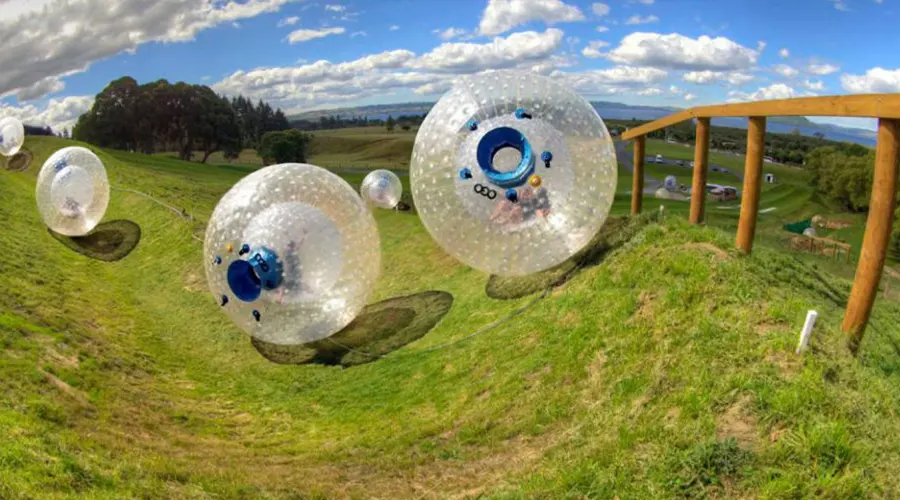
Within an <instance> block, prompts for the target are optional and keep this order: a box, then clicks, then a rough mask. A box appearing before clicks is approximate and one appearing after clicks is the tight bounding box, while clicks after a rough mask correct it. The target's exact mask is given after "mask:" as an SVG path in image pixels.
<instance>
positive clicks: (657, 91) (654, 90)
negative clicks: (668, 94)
mask: <svg viewBox="0 0 900 500" xmlns="http://www.w3.org/2000/svg"><path fill="white" fill-rule="evenodd" d="M662 93H663V89H661V88H659V87H649V88H646V89H644V90H639V91H638V92H637V94H638V95H642V96H654V95H662Z"/></svg>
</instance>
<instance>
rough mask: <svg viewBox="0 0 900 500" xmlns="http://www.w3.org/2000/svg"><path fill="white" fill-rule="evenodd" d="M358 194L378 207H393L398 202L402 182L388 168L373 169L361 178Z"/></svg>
mask: <svg viewBox="0 0 900 500" xmlns="http://www.w3.org/2000/svg"><path fill="white" fill-rule="evenodd" d="M359 194H360V195H361V196H362V197H363V200H365V201H366V203H370V204H372V205H375V206H376V207H378V208H394V207H396V206H397V203H399V202H400V196H401V195H402V194H403V184H402V183H401V182H400V178H399V177H397V175H396V174H394V173H393V172H391V171H390V170H373V171H371V172H369V174H368V175H366V177H365V178H364V179H363V181H362V185H361V186H360V188H359Z"/></svg>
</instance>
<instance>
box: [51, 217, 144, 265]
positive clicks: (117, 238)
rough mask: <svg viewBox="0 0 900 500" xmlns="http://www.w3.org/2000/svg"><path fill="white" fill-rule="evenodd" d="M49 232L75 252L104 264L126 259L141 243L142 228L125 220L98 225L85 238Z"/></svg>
mask: <svg viewBox="0 0 900 500" xmlns="http://www.w3.org/2000/svg"><path fill="white" fill-rule="evenodd" d="M47 232H49V233H50V235H51V236H53V237H54V238H55V239H56V240H57V241H59V242H60V243H62V244H63V245H65V246H66V247H68V248H69V249H70V250H72V251H73V252H77V253H80V254H81V255H84V256H85V257H88V258H91V259H94V260H99V261H103V262H115V261H117V260H122V259H124V258H125V257H127V256H128V254H130V253H131V252H132V250H134V249H135V248H137V246H138V243H140V241H141V226H139V225H137V224H136V223H134V222H132V221H130V220H124V219H122V220H114V221H109V222H103V223H101V224H98V225H97V227H95V228H94V229H93V230H92V231H91V232H89V233H88V234H86V235H84V236H72V237H70V236H63V235H61V234H59V233H56V232H54V231H53V230H52V229H49V228H48V229H47Z"/></svg>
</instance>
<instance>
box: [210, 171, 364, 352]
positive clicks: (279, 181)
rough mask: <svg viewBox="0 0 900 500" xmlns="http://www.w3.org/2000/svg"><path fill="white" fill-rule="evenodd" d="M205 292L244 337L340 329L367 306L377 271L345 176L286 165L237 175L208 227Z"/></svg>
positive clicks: (297, 339)
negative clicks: (206, 284)
mask: <svg viewBox="0 0 900 500" xmlns="http://www.w3.org/2000/svg"><path fill="white" fill-rule="evenodd" d="M203 248H204V256H205V258H206V265H205V268H206V278H207V282H208V283H209V289H210V292H212V294H213V297H214V298H215V300H216V302H217V303H218V304H219V305H220V306H221V308H222V309H223V310H224V311H225V313H226V314H228V316H230V317H231V319H232V320H234V322H235V323H236V324H237V325H238V326H240V327H241V328H242V329H244V330H245V331H246V332H247V333H249V334H250V335H251V336H253V337H255V338H257V339H259V340H262V341H264V342H269V343H272V344H280V345H297V344H304V343H307V342H313V341H316V340H320V339H323V338H326V337H328V336H330V335H332V334H334V333H337V332H338V331H340V330H341V329H342V328H344V327H345V326H347V325H348V324H349V323H350V322H351V321H353V319H354V318H355V317H356V315H357V314H359V312H360V311H361V310H362V308H363V307H365V305H366V303H367V302H368V300H369V297H370V296H371V293H372V289H373V287H374V286H375V281H376V280H377V279H378V274H379V271H380V269H381V246H380V240H379V236H378V229H377V227H376V225H375V220H374V218H373V217H372V213H371V212H370V211H369V209H368V208H367V207H366V205H365V204H364V203H363V200H362V199H361V198H360V197H359V195H357V194H356V191H354V190H353V188H352V187H351V186H350V185H349V184H347V182H346V181H344V180H343V179H341V178H340V177H338V176H337V175H335V174H333V173H331V172H329V171H328V170H325V169H323V168H320V167H317V166H314V165H307V164H299V163H285V164H280V165H273V166H270V167H266V168H263V169H261V170H258V171H256V172H254V173H252V174H250V175H248V176H247V177H244V178H243V179H241V181H240V182H238V183H237V184H235V185H234V187H232V188H231V189H230V190H229V191H228V192H227V193H226V194H225V196H223V197H222V199H221V200H220V201H219V204H218V205H217V206H216V208H215V211H213V214H212V217H211V218H210V221H209V224H208V225H207V229H206V240H205V242H204V247H203Z"/></svg>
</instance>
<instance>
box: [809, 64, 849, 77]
mask: <svg viewBox="0 0 900 500" xmlns="http://www.w3.org/2000/svg"><path fill="white" fill-rule="evenodd" d="M840 69H841V68H839V67H837V66H835V65H833V64H815V63H813V64H810V65H809V66H807V67H806V71H807V72H809V73H812V74H814V75H819V76H824V75H830V74H832V73H837V72H838V71H840Z"/></svg>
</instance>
